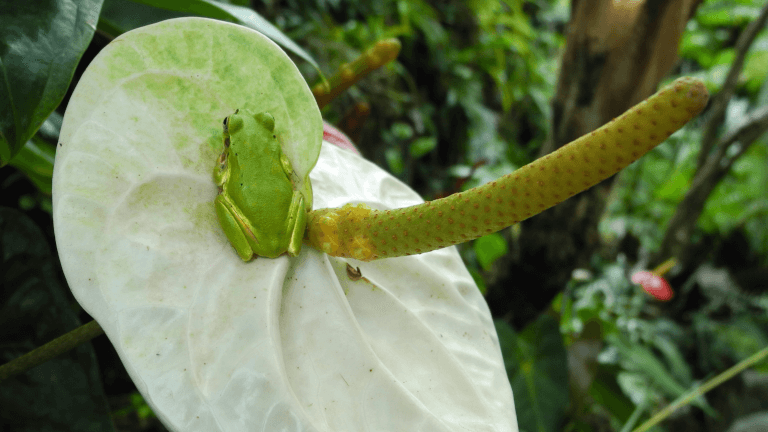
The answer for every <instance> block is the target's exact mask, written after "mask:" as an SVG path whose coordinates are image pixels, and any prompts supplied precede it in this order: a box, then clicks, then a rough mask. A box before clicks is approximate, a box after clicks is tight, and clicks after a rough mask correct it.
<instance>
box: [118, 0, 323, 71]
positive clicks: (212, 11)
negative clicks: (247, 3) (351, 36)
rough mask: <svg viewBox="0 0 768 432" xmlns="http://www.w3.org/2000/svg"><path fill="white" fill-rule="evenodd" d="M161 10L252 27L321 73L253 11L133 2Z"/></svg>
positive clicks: (191, 1) (193, 2)
mask: <svg viewBox="0 0 768 432" xmlns="http://www.w3.org/2000/svg"><path fill="white" fill-rule="evenodd" d="M132 1H134V2H136V3H141V4H145V5H149V6H154V7H156V8H160V9H166V10H171V11H177V12H184V13H190V14H194V15H199V16H202V17H207V18H214V19H218V20H222V21H230V22H234V23H238V24H242V25H244V26H246V27H250V28H252V29H254V30H256V31H258V32H260V33H262V34H263V35H264V36H266V37H268V38H270V39H272V40H273V41H274V42H275V43H277V44H278V45H280V46H282V47H283V48H285V49H287V50H288V51H290V52H292V53H294V54H296V55H297V56H299V57H301V58H302V59H304V60H306V61H307V62H308V63H309V64H311V65H312V66H313V67H314V68H315V69H317V70H318V71H320V67H319V66H318V65H317V62H315V60H314V59H313V58H312V56H311V55H309V53H307V52H306V51H304V50H303V49H302V48H301V47H300V46H298V45H297V44H296V43H295V42H294V41H293V40H291V38H289V37H288V36H286V35H285V34H283V32H281V31H280V29H278V28H277V27H275V26H274V25H273V24H272V23H270V22H269V21H267V20H266V19H264V17H262V16H261V15H259V14H257V13H256V12H255V11H254V10H253V9H250V8H247V7H242V6H235V5H230V4H226V3H219V2H216V1H213V0H132Z"/></svg>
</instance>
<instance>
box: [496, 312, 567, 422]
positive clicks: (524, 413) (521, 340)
mask: <svg viewBox="0 0 768 432" xmlns="http://www.w3.org/2000/svg"><path fill="white" fill-rule="evenodd" d="M494 323H495V324H496V332H497V333H498V335H499V343H500V345H501V353H502V355H503V356H504V366H505V367H506V369H507V376H508V377H509V382H510V384H512V392H513V393H514V396H515V410H516V411H517V422H518V424H519V426H520V430H524V431H529V432H532V431H536V432H555V431H560V430H561V427H562V425H561V422H562V421H563V417H564V415H565V409H566V407H567V406H568V364H567V359H566V353H565V347H564V346H563V340H562V336H561V335H560V329H559V326H558V323H557V321H555V320H554V319H552V318H551V317H548V316H545V315H542V316H541V318H539V319H538V320H537V321H535V322H534V323H532V324H531V325H529V326H528V327H526V329H525V330H523V332H521V333H520V334H519V335H518V334H517V333H516V332H515V331H514V330H513V329H512V327H510V326H509V324H507V323H506V322H504V321H500V320H496V321H495V322H494Z"/></svg>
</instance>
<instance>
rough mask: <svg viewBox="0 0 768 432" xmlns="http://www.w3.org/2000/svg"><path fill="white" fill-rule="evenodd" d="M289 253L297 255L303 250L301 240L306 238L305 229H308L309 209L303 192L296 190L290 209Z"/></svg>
mask: <svg viewBox="0 0 768 432" xmlns="http://www.w3.org/2000/svg"><path fill="white" fill-rule="evenodd" d="M288 217H289V218H290V220H289V221H288V233H289V235H290V238H289V241H288V249H287V251H288V255H290V256H297V255H298V254H299V252H301V242H302V240H303V239H304V231H305V230H306V229H307V209H306V207H305V205H304V197H303V196H302V194H301V192H299V191H294V192H293V197H292V199H291V207H290V209H288Z"/></svg>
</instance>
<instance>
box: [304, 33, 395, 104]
mask: <svg viewBox="0 0 768 432" xmlns="http://www.w3.org/2000/svg"><path fill="white" fill-rule="evenodd" d="M399 53H400V41H399V40H397V39H385V40H381V41H378V42H376V44H375V45H374V46H372V47H371V48H369V49H368V50H366V51H365V52H364V53H363V54H362V55H361V56H360V57H358V58H356V59H355V60H354V61H353V62H352V63H346V64H343V65H341V66H339V70H338V72H336V73H335V74H334V75H333V76H332V77H330V78H328V81H327V82H323V83H320V84H318V85H316V86H315V87H313V88H312V93H313V94H314V95H315V100H316V101H317V106H318V107H319V108H320V109H322V108H323V107H324V106H326V105H328V103H329V102H331V101H332V100H333V99H335V98H336V97H337V96H338V95H340V94H341V93H343V92H344V91H345V90H346V89H348V88H350V87H351V86H352V85H353V84H355V83H356V82H358V81H360V80H361V79H362V78H363V77H365V76H366V75H368V74H369V73H371V72H373V71H374V70H376V69H378V68H380V67H382V66H384V65H385V64H387V63H389V62H391V61H392V60H394V59H395V58H397V55H398V54H399Z"/></svg>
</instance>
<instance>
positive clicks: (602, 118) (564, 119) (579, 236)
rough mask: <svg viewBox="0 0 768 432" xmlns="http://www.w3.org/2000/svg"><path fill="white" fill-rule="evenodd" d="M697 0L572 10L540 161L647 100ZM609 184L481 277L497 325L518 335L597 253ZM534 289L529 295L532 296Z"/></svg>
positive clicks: (527, 228) (594, 3)
mask: <svg viewBox="0 0 768 432" xmlns="http://www.w3.org/2000/svg"><path fill="white" fill-rule="evenodd" d="M699 3H701V0H646V1H632V0H623V1H616V0H573V2H572V3H571V20H570V23H569V29H568V35H567V41H566V46H565V53H564V54H563V60H562V65H561V69H560V77H559V80H558V85H557V92H556V95H555V99H554V100H553V101H552V112H553V116H552V117H553V118H552V125H551V131H552V133H551V134H550V136H549V138H548V141H547V143H546V144H545V145H544V146H543V147H542V150H541V155H544V154H547V153H550V152H552V151H554V150H556V149H557V148H559V147H561V146H563V145H564V144H566V143H568V142H570V141H572V140H573V139H576V138H578V137H579V136H581V135H584V134H587V133H589V132H591V131H592V130H594V129H597V128H598V127H600V126H601V125H603V124H605V123H607V122H608V121H610V120H611V119H613V118H614V117H616V116H618V115H620V114H621V113H622V112H624V111H625V110H627V109H628V108H630V107H631V106H632V105H634V104H636V103H638V102H640V101H642V100H643V99H645V98H646V97H648V96H650V95H651V94H652V93H653V92H654V91H655V90H656V88H657V87H658V84H659V82H660V81H661V79H662V78H663V77H664V76H665V75H666V74H667V73H668V72H669V71H670V70H671V69H672V67H673V66H674V65H675V64H676V63H677V60H678V46H679V43H680V39H681V36H682V33H683V31H684V29H685V25H686V23H687V21H688V19H689V18H690V17H691V16H692V14H693V12H694V11H695V10H696V7H697V6H698V5H699ZM612 183H613V179H612V178H611V179H608V180H606V181H604V182H602V183H601V184H599V185H597V186H595V187H594V188H592V189H590V190H588V191H586V192H583V193H581V194H579V195H577V196H575V197H573V198H571V199H570V200H568V201H566V202H564V203H562V204H560V205H558V206H556V207H554V208H552V209H550V210H548V211H546V212H544V213H542V214H540V215H538V216H536V217H534V218H531V219H529V220H527V221H525V222H523V223H522V224H521V225H522V227H521V231H520V236H519V237H518V238H517V239H516V240H515V241H514V244H513V247H512V250H513V253H512V254H510V255H509V256H508V257H506V258H505V259H503V260H499V262H498V263H497V264H498V265H497V266H496V269H495V273H494V274H491V275H488V286H489V290H488V300H489V304H491V305H494V313H495V314H496V315H506V316H510V317H511V320H512V322H513V323H514V325H515V326H516V327H518V328H521V327H522V326H523V325H525V324H526V323H527V322H529V321H531V320H532V319H534V318H535V317H536V316H538V315H539V313H540V312H541V311H542V310H543V309H545V308H546V307H547V306H548V305H549V304H550V303H551V301H552V299H553V298H554V297H555V296H556V295H557V293H559V292H560V291H561V290H562V289H563V288H564V287H565V286H566V284H567V282H568V280H569V279H570V277H571V272H572V271H573V270H574V269H575V268H577V267H579V266H586V265H588V262H589V259H590V258H591V256H592V254H593V253H594V252H595V251H596V250H598V248H599V247H600V237H599V235H598V231H597V223H598V221H599V219H600V216H601V215H602V213H603V210H604V207H605V199H606V197H607V195H608V192H609V191H610V188H611V185H612ZM534 287H535V289H533V288H534Z"/></svg>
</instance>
